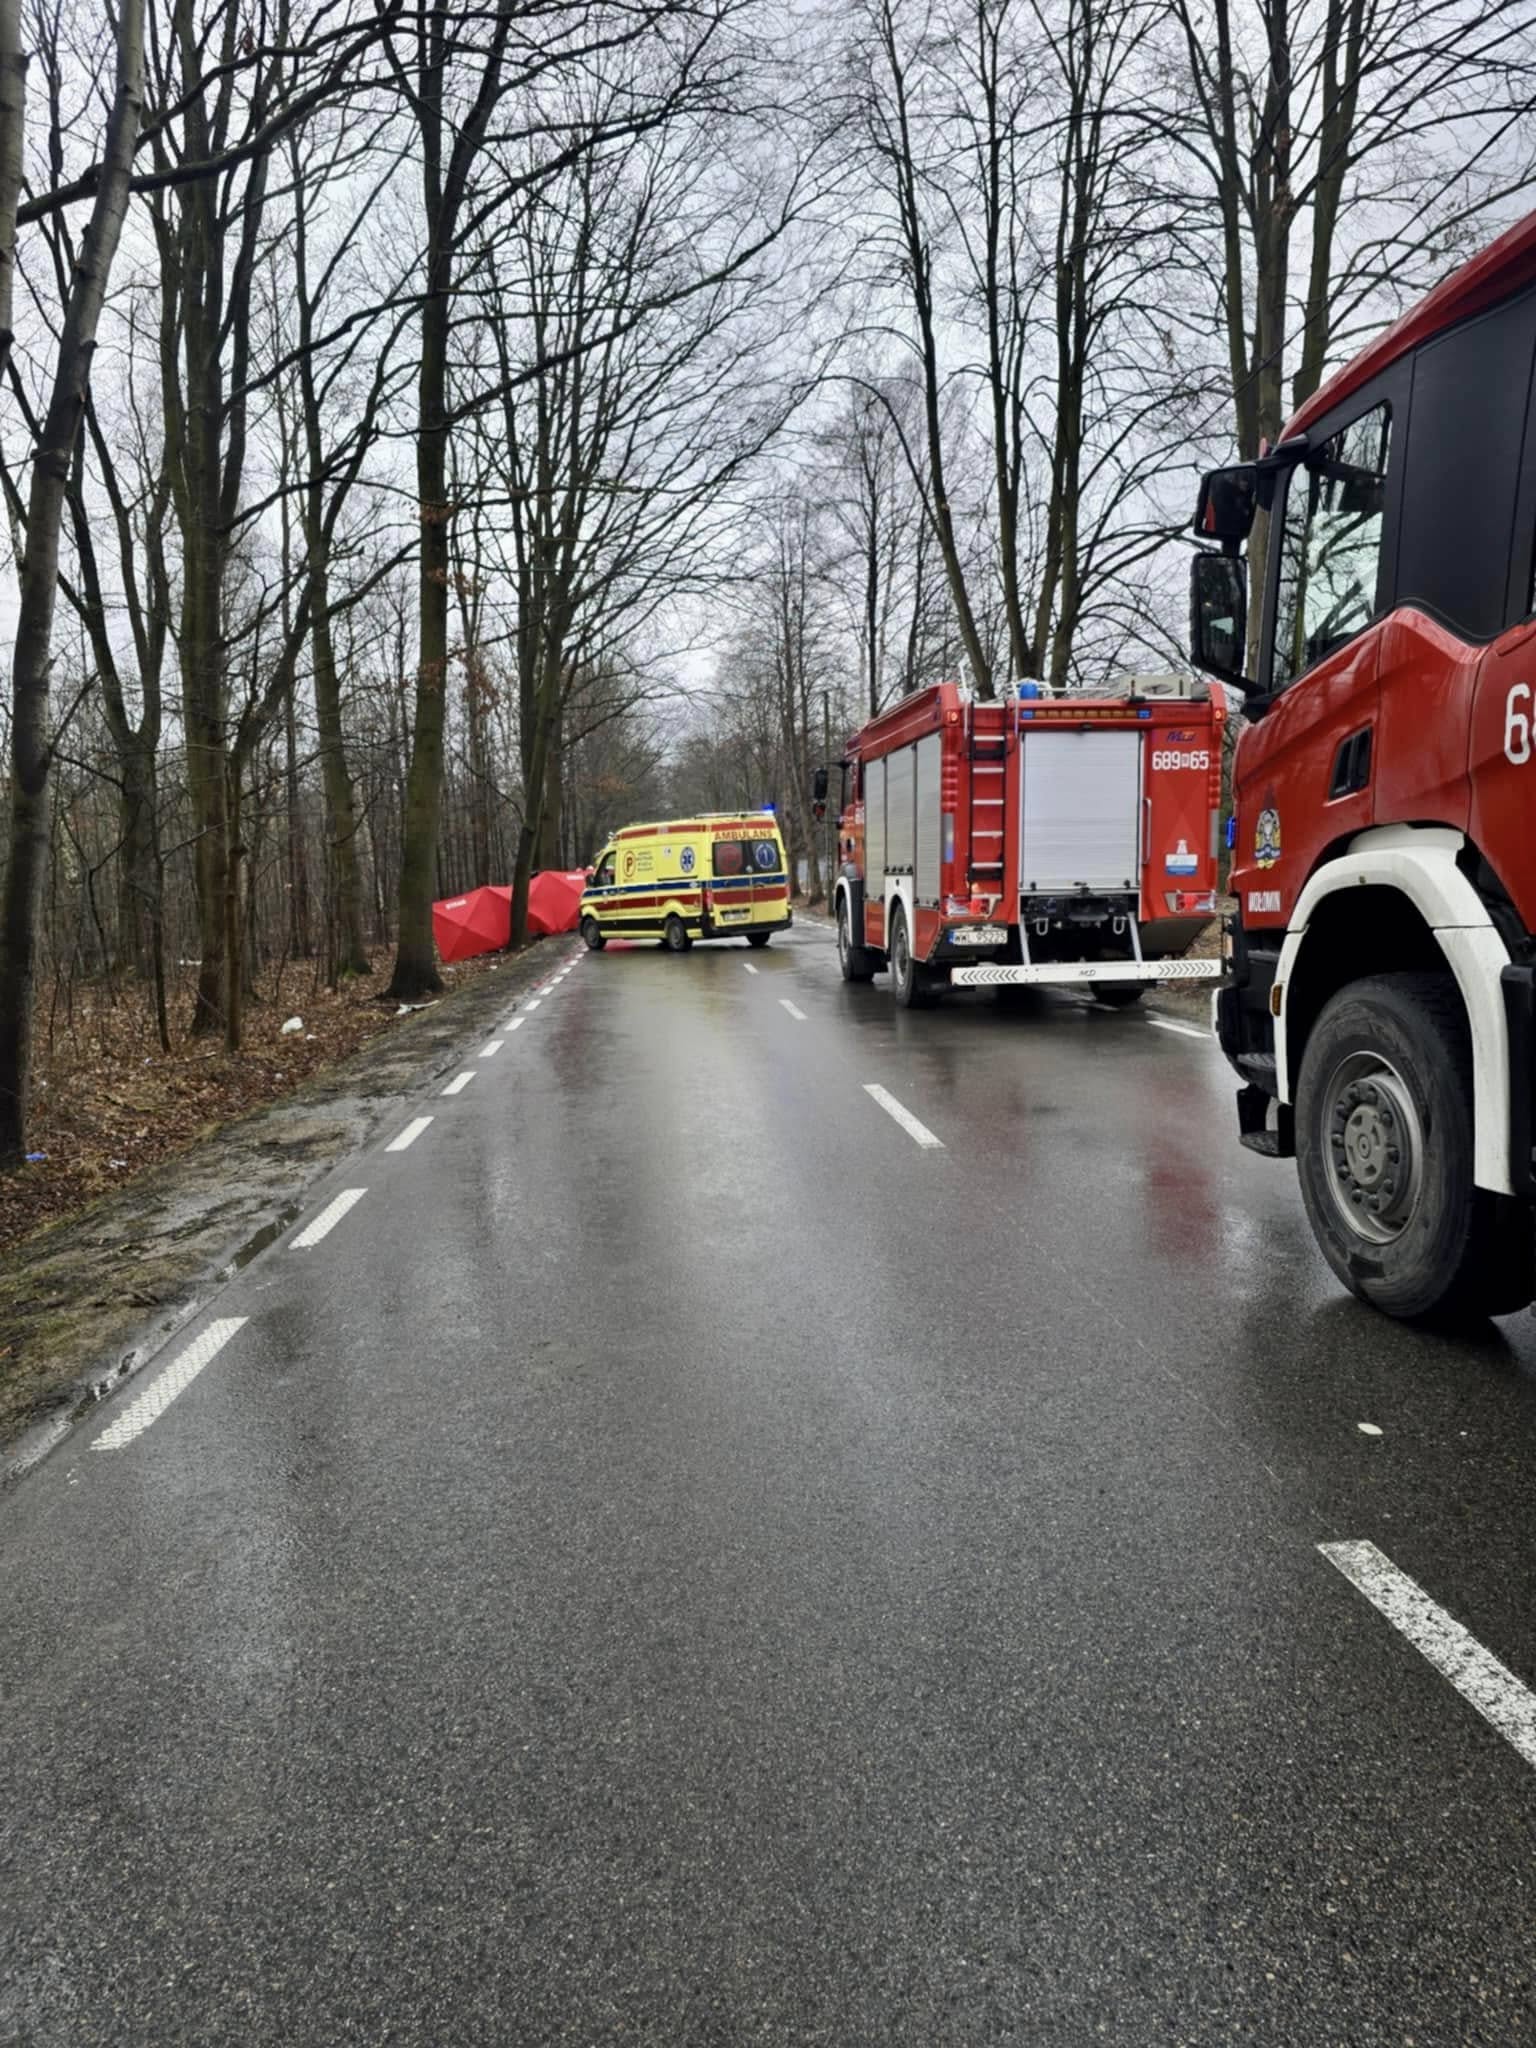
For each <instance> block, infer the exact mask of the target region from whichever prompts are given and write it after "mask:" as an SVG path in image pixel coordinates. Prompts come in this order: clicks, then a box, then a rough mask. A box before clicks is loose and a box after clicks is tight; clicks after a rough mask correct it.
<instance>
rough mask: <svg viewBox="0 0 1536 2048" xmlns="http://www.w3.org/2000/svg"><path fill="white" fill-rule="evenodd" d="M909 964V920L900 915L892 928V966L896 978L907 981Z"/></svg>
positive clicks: (903, 981)
mask: <svg viewBox="0 0 1536 2048" xmlns="http://www.w3.org/2000/svg"><path fill="white" fill-rule="evenodd" d="M908 964H909V955H908V953H907V920H906V919H905V918H904V917H898V918H897V919H896V921H895V923H894V925H893V926H892V928H891V966H892V968H893V969H894V970H895V974H896V979H897V980H898V981H899V982H902V983H905V981H906V978H907V967H908Z"/></svg>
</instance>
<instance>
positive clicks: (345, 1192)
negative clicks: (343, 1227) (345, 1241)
mask: <svg viewBox="0 0 1536 2048" xmlns="http://www.w3.org/2000/svg"><path fill="white" fill-rule="evenodd" d="M367 1192H368V1190H367V1189H366V1188H343V1189H342V1191H341V1193H340V1194H339V1195H338V1196H337V1197H336V1199H335V1201H334V1202H327V1203H326V1205H325V1207H324V1208H323V1209H322V1210H321V1211H320V1214H319V1215H318V1216H317V1217H316V1218H315V1220H314V1222H313V1223H310V1224H307V1225H306V1226H305V1228H304V1229H303V1230H301V1231H300V1232H299V1234H298V1236H297V1237H292V1238H290V1239H289V1240H288V1249H289V1251H291V1252H307V1251H308V1250H309V1248H310V1246H311V1245H314V1244H318V1243H319V1242H320V1240H321V1238H322V1237H327V1236H329V1234H330V1233H331V1231H333V1230H334V1229H335V1228H336V1226H337V1224H338V1223H339V1222H340V1221H341V1219H342V1217H343V1216H345V1215H346V1213H347V1211H348V1210H349V1209H353V1208H355V1207H356V1206H357V1204H358V1203H359V1202H360V1201H361V1200H362V1199H363V1197H364V1195H366V1194H367Z"/></svg>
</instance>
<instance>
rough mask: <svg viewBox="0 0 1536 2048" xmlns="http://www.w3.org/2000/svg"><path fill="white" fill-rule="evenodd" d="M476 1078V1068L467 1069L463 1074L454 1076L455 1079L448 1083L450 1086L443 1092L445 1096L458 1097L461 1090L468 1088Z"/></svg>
mask: <svg viewBox="0 0 1536 2048" xmlns="http://www.w3.org/2000/svg"><path fill="white" fill-rule="evenodd" d="M474 1078H475V1070H474V1068H473V1067H466V1068H465V1070H464V1072H463V1073H462V1074H455V1075H454V1077H453V1079H452V1080H451V1081H450V1082H449V1083H448V1086H447V1087H446V1088H445V1089H444V1090H443V1093H444V1094H445V1095H457V1094H458V1093H459V1091H460V1089H462V1088H467V1087H468V1086H469V1084H470V1082H471V1081H473V1079H474Z"/></svg>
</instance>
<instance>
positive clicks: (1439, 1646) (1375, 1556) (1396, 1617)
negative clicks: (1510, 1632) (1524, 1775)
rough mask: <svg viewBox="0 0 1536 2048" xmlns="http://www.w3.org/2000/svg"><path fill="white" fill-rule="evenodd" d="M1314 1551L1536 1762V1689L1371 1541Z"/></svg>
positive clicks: (1330, 1545) (1529, 1760)
mask: <svg viewBox="0 0 1536 2048" xmlns="http://www.w3.org/2000/svg"><path fill="white" fill-rule="evenodd" d="M1317 1547H1318V1549H1319V1550H1320V1551H1321V1552H1322V1553H1323V1556H1324V1557H1326V1558H1327V1560H1328V1562H1329V1563H1330V1564H1331V1565H1334V1566H1335V1567H1336V1568H1337V1569H1338V1570H1339V1571H1341V1572H1342V1573H1343V1574H1344V1576H1345V1578H1346V1579H1348V1580H1349V1582H1350V1584H1351V1585H1352V1586H1353V1587H1355V1589H1356V1590H1357V1591H1358V1592H1361V1593H1363V1594H1364V1595H1365V1597H1366V1599H1367V1600H1369V1601H1370V1603H1371V1605H1372V1606H1373V1607H1374V1608H1375V1609H1376V1610H1377V1612H1378V1613H1379V1614H1383V1615H1385V1617H1386V1618H1387V1620H1388V1621H1390V1622H1391V1624H1392V1626H1393V1627H1394V1628H1395V1629H1397V1630H1398V1631H1399V1633H1400V1634H1402V1635H1405V1636H1406V1637H1407V1638H1408V1640H1409V1642H1410V1643H1412V1645H1413V1647H1414V1648H1415V1649H1416V1650H1417V1651H1419V1652H1420V1654H1421V1655H1422V1656H1424V1657H1427V1658H1428V1660H1429V1662H1430V1663H1431V1664H1433V1666H1434V1667H1435V1669H1436V1670H1437V1671H1438V1672H1439V1673H1440V1676H1441V1677H1442V1678H1448V1679H1449V1680H1450V1682H1451V1684H1452V1685H1454V1686H1455V1688H1456V1690H1457V1691H1458V1692H1459V1693H1460V1694H1461V1696H1462V1698H1463V1699H1464V1700H1466V1701H1467V1703H1468V1705H1470V1706H1474V1707H1476V1709H1477V1711H1478V1712H1479V1713H1480V1714H1481V1715H1482V1717H1483V1719H1484V1720H1485V1721H1486V1722H1487V1723H1488V1724H1489V1726H1490V1727H1493V1728H1497V1729H1498V1731H1499V1733H1500V1734H1501V1735H1502V1736H1503V1737H1504V1739H1505V1741H1506V1742H1508V1743H1511V1744H1513V1746H1514V1747H1515V1748H1516V1749H1517V1750H1519V1752H1520V1754H1521V1756H1523V1757H1524V1758H1525V1761H1526V1762H1527V1763H1528V1764H1536V1693H1532V1692H1531V1690H1530V1688H1529V1687H1528V1686H1526V1685H1525V1684H1524V1683H1523V1682H1522V1681H1521V1680H1520V1679H1518V1678H1516V1676H1515V1674H1514V1672H1513V1671H1511V1670H1510V1669H1509V1667H1508V1666H1507V1665H1505V1664H1501V1663H1500V1662H1499V1660H1498V1658H1497V1657H1495V1656H1494V1655H1493V1653H1492V1651H1491V1650H1485V1649H1484V1648H1483V1646H1482V1644H1481V1643H1480V1642H1479V1641H1478V1640H1477V1638H1476V1637H1475V1636H1473V1635H1470V1634H1469V1633H1468V1632H1467V1630H1466V1629H1464V1628H1463V1627H1462V1625H1461V1623H1460V1622H1459V1621H1453V1620H1452V1618H1451V1616H1450V1615H1448V1614H1447V1613H1446V1611H1445V1609H1444V1608H1443V1607H1441V1606H1439V1605H1438V1604H1437V1602H1435V1601H1433V1600H1431V1599H1430V1597H1429V1595H1428V1594H1427V1593H1426V1592H1425V1591H1424V1588H1423V1587H1422V1586H1420V1585H1419V1584H1418V1583H1417V1582H1416V1581H1415V1580H1413V1579H1410V1578H1409V1576H1408V1574H1407V1573H1406V1572H1402V1571H1399V1570H1398V1568H1397V1566H1396V1565H1395V1564H1394V1563H1393V1562H1392V1560H1391V1558H1390V1557H1387V1556H1386V1555H1385V1554H1384V1553H1383V1552H1381V1551H1379V1550H1378V1549H1377V1548H1376V1546H1375V1544H1374V1543H1364V1542H1357V1543H1319V1545H1318V1546H1317Z"/></svg>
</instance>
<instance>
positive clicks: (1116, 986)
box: [1093, 981, 1143, 1010]
mask: <svg viewBox="0 0 1536 2048" xmlns="http://www.w3.org/2000/svg"><path fill="white" fill-rule="evenodd" d="M1142 994H1143V990H1142V987H1141V984H1140V982H1136V981H1096V982H1095V983H1094V984H1093V1000H1094V1001H1095V1002H1096V1003H1102V1004H1103V1005H1104V1007H1105V1009H1106V1010H1128V1009H1129V1008H1130V1006H1131V1004H1132V1003H1139V1002H1140V1001H1141V998H1142Z"/></svg>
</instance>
